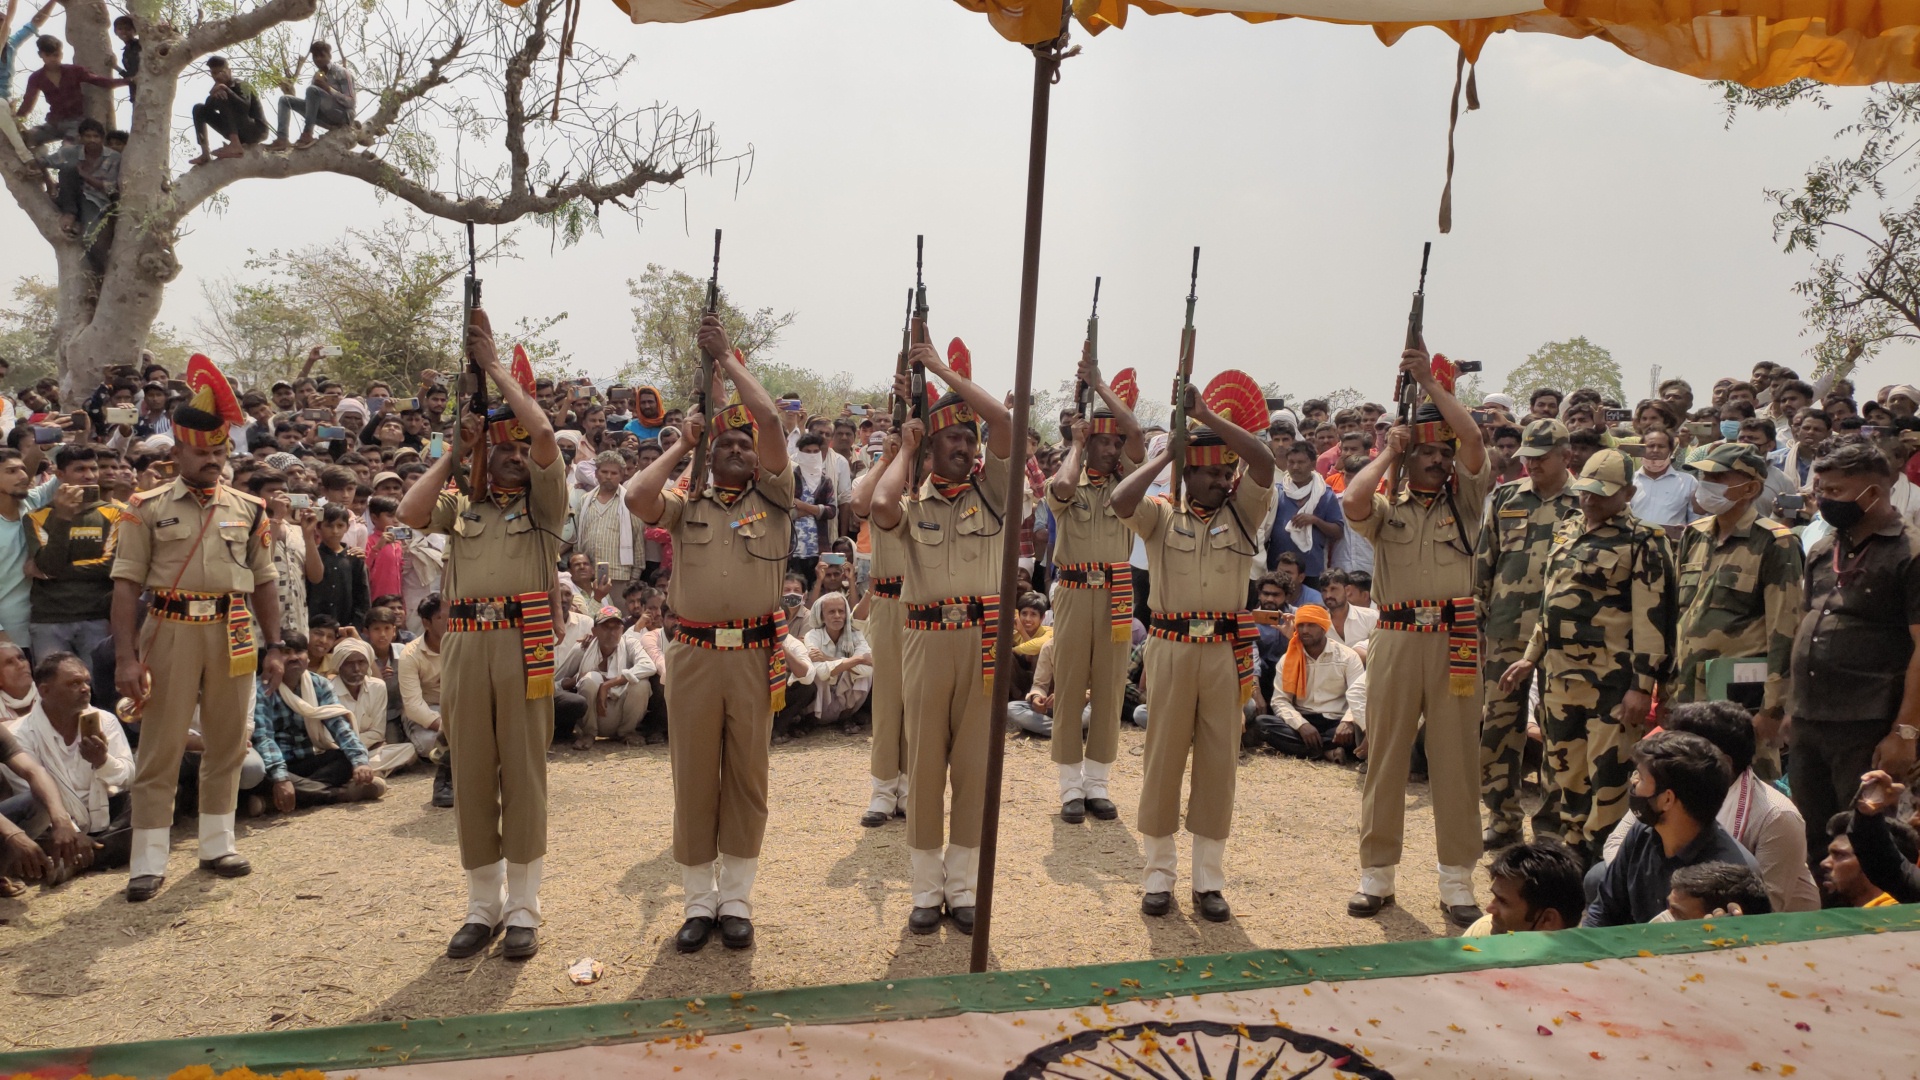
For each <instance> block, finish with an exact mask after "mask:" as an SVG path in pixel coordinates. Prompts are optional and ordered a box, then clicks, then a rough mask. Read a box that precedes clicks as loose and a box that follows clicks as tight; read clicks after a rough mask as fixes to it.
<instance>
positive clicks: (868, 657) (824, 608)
mask: <svg viewBox="0 0 1920 1080" xmlns="http://www.w3.org/2000/svg"><path fill="white" fill-rule="evenodd" d="M823 569H824V568H823ZM811 621H812V622H813V629H811V630H808V631H807V637H806V644H807V658H808V659H809V660H811V661H813V685H814V686H815V688H816V689H817V690H818V692H817V693H816V694H815V695H814V698H813V715H814V717H815V718H816V719H818V720H820V721H821V722H823V723H825V722H828V721H834V720H839V721H842V722H845V723H846V724H848V725H849V726H850V728H852V725H854V724H855V721H854V719H853V717H854V715H855V714H856V713H859V712H861V711H862V710H864V709H865V708H866V707H867V698H868V696H869V695H870V694H872V692H873V650H872V649H870V648H868V647H867V639H866V636H865V635H864V634H862V633H861V632H860V631H859V629H858V628H856V627H855V626H854V625H853V619H852V617H851V609H850V608H849V606H848V603H847V596H846V594H845V593H842V592H826V593H822V594H821V595H820V599H818V600H815V601H814V602H813V611H812V612H811ZM856 730H857V729H856Z"/></svg>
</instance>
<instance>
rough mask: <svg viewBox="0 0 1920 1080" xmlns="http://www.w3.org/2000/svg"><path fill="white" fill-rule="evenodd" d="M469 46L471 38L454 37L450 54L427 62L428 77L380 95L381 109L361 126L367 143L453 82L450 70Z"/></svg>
mask: <svg viewBox="0 0 1920 1080" xmlns="http://www.w3.org/2000/svg"><path fill="white" fill-rule="evenodd" d="M466 46H467V36H466V35H465V34H464V33H456V34H454V35H453V41H451V42H449V43H448V45H447V51H446V52H444V53H441V54H440V55H439V56H436V57H434V58H433V59H432V60H429V61H427V71H426V74H424V75H422V76H420V77H419V78H418V79H415V80H414V81H412V82H410V83H408V84H407V85H405V86H397V87H395V88H393V89H392V90H389V91H387V92H386V93H384V94H382V95H380V107H379V108H378V109H376V110H374V113H373V115H372V116H369V117H368V118H367V119H366V120H365V121H363V122H362V123H361V125H360V127H361V130H362V131H363V132H364V134H365V136H366V137H367V139H368V140H371V139H375V138H378V137H380V136H382V135H385V134H386V133H387V131H388V129H389V128H391V127H393V123H394V121H395V120H398V119H399V118H400V110H402V109H404V108H406V107H407V106H408V105H410V104H412V103H413V102H415V101H418V100H419V99H421V98H423V97H425V96H427V94H429V93H431V92H433V91H434V90H437V89H439V88H440V87H442V86H445V85H446V84H447V83H448V82H450V81H451V80H450V79H448V77H447V67H448V66H449V65H451V64H452V63H453V62H454V61H455V60H457V59H459V58H460V52H461V50H462V49H465V48H466Z"/></svg>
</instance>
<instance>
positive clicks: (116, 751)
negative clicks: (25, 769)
mask: <svg viewBox="0 0 1920 1080" xmlns="http://www.w3.org/2000/svg"><path fill="white" fill-rule="evenodd" d="M33 681H34V685H35V686H36V687H37V688H38V689H39V691H40V705H39V707H38V708H36V709H34V710H33V711H32V712H30V713H28V714H27V715H26V717H25V718H24V719H22V720H21V721H20V722H19V723H18V724H17V725H16V726H15V727H14V735H15V736H16V737H18V739H19V741H20V748H21V749H22V750H25V751H26V752H27V753H28V754H31V755H33V758H34V760H36V761H38V762H39V763H40V765H41V766H42V767H43V768H45V769H46V771H47V774H48V775H49V776H51V777H52V778H53V782H54V785H55V786H56V787H57V788H58V789H59V793H60V802H61V805H62V807H64V809H65V811H66V816H67V817H70V818H71V819H72V820H73V821H74V823H75V824H76V825H78V826H79V828H80V830H81V831H82V832H84V833H86V836H87V839H86V841H83V842H82V845H81V846H82V847H83V848H90V850H87V851H83V852H82V853H81V854H80V857H79V858H77V859H76V858H72V857H58V856H57V857H56V859H55V862H56V866H55V868H54V875H55V876H56V877H63V876H68V875H72V874H74V873H77V872H78V871H80V870H81V869H83V868H85V867H87V866H96V867H99V868H101V869H105V870H110V869H114V868H117V867H122V866H125V865H127V859H128V856H129V855H130V854H131V853H132V850H133V849H132V840H133V833H132V827H133V799H132V796H131V795H130V794H129V793H128V792H127V791H126V790H125V789H126V787H127V786H128V785H130V784H131V783H132V782H133V748H132V747H130V746H128V745H127V737H126V735H125V734H124V733H123V732H122V731H121V730H120V721H119V720H117V719H115V718H114V716H113V714H112V713H109V712H106V711H104V710H101V709H96V708H94V707H93V704H92V699H93V675H92V673H91V672H90V671H89V670H88V669H87V665H86V664H84V663H82V662H81V660H80V658H79V657H77V656H75V655H73V654H72V653H69V652H56V653H52V654H49V655H48V656H47V657H46V658H45V659H43V660H41V661H40V662H39V663H37V664H35V665H34V667H33ZM48 809H49V811H51V809H52V808H51V807H49V808H48Z"/></svg>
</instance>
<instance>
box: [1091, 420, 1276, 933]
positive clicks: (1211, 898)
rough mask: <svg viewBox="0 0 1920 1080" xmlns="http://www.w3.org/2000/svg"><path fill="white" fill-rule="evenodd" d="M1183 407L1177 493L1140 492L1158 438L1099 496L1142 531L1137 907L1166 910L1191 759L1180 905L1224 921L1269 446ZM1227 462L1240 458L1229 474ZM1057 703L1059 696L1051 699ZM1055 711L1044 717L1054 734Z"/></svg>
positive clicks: (1150, 472)
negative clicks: (1180, 495)
mask: <svg viewBox="0 0 1920 1080" xmlns="http://www.w3.org/2000/svg"><path fill="white" fill-rule="evenodd" d="M1187 410H1188V415H1189V416H1191V417H1193V419H1194V420H1196V421H1197V422H1199V423H1200V424H1202V425H1204V426H1202V427H1199V428H1196V429H1195V430H1194V431H1193V433H1192V435H1191V436H1190V437H1189V439H1188V442H1187V456H1186V462H1185V466H1184V471H1183V474H1182V479H1183V481H1184V482H1185V484H1186V493H1185V498H1184V500H1183V501H1182V503H1180V504H1179V505H1176V504H1175V503H1173V502H1172V501H1171V499H1170V498H1168V497H1166V496H1161V497H1156V498H1152V499H1144V498H1142V496H1144V495H1145V494H1146V491H1147V487H1148V486H1149V485H1150V484H1151V483H1152V481H1153V478H1154V477H1155V476H1157V475H1159V473H1160V470H1161V469H1162V468H1164V467H1165V466H1166V465H1167V463H1168V462H1169V460H1170V453H1171V452H1170V451H1162V452H1161V453H1160V454H1159V455H1157V456H1155V457H1154V459H1153V460H1151V461H1149V462H1147V464H1146V465H1145V466H1144V467H1143V468H1141V469H1138V470H1136V471H1135V472H1134V473H1133V475H1131V476H1129V477H1128V478H1127V479H1126V480H1124V481H1122V482H1121V483H1120V486H1119V487H1118V488H1117V489H1115V491H1114V493H1113V509H1114V512H1115V513H1117V514H1120V515H1122V520H1123V521H1125V522H1126V524H1127V528H1128V529H1130V530H1132V531H1133V532H1134V533H1135V534H1136V535H1138V536H1139V537H1140V539H1141V540H1142V541H1144V542H1145V544H1146V548H1147V566H1148V571H1149V572H1150V573H1151V574H1152V581H1153V584H1154V588H1153V599H1152V603H1153V613H1152V615H1151V617H1150V618H1149V619H1148V631H1147V633H1148V637H1147V644H1146V652H1145V656H1144V660H1143V663H1144V667H1143V669H1142V676H1141V678H1142V681H1143V682H1144V683H1145V685H1146V691H1147V718H1148V720H1149V721H1150V722H1149V723H1148V725H1147V752H1146V758H1145V760H1144V763H1143V765H1142V775H1141V780H1140V833H1141V837H1142V840H1143V843H1142V845H1141V846H1142V847H1143V848H1144V854H1145V855H1146V862H1147V865H1146V881H1145V885H1144V891H1145V895H1144V896H1143V897H1142V898H1141V901H1140V910H1141V912H1142V913H1143V914H1147V915H1165V914H1167V913H1168V912H1169V911H1171V910H1173V885H1174V882H1175V881H1176V880H1178V874H1177V870H1178V868H1177V866H1176V865H1175V856H1176V848H1175V840H1174V834H1175V833H1176V832H1178V831H1179V828H1180V784H1181V781H1182V780H1183V779H1185V778H1186V774H1187V758H1188V755H1189V754H1191V755H1192V758H1193V781H1192V787H1191V790H1190V792H1189V793H1188V796H1187V819H1186V825H1187V832H1189V833H1191V834H1192V835H1193V879H1192V883H1193V890H1192V892H1193V907H1194V913H1195V914H1197V915H1199V916H1200V917H1202V918H1204V919H1208V920H1210V921H1212V922H1225V921H1226V920H1227V919H1229V918H1231V917H1232V914H1233V912H1232V909H1231V908H1230V907H1228V905H1227V900H1226V897H1225V896H1224V895H1222V890H1223V889H1225V888H1226V849H1227V836H1228V833H1229V832H1230V831H1231V829H1232V826H1233V790H1234V780H1235V773H1236V772H1237V771H1238V768H1239V754H1240V733H1241V730H1242V728H1243V727H1244V726H1245V723H1246V721H1245V718H1244V714H1243V713H1242V711H1241V707H1242V706H1243V705H1244V704H1245V703H1246V701H1247V700H1248V698H1249V697H1250V696H1251V695H1252V693H1253V690H1254V688H1255V687H1254V681H1253V680H1254V657H1253V649H1254V644H1255V643H1256V642H1257V641H1258V640H1259V634H1258V631H1257V630H1255V628H1254V627H1253V625H1252V623H1251V622H1250V621H1249V615H1248V613H1247V611H1246V601H1247V566H1248V564H1249V562H1250V560H1252V559H1253V558H1254V557H1255V556H1256V555H1257V554H1258V553H1259V550H1260V549H1259V545H1258V544H1257V543H1256V542H1255V540H1254V530H1256V529H1257V528H1258V527H1259V522H1260V521H1262V520H1263V519H1264V518H1265V517H1266V515H1267V512H1268V510H1269V509H1270V507H1271V506H1272V500H1273V451H1271V450H1269V449H1268V448H1267V443H1266V440H1265V439H1264V438H1261V437H1259V436H1255V435H1253V434H1252V433H1250V432H1248V431H1245V430H1243V429H1242V428H1240V427H1239V426H1238V425H1236V424H1235V423H1233V421H1231V420H1228V419H1225V418H1223V417H1220V416H1218V415H1216V414H1215V413H1214V412H1213V410H1212V409H1211V408H1209V407H1208V406H1207V405H1206V404H1205V403H1204V402H1201V401H1200V400H1199V397H1198V395H1194V394H1190V395H1189V398H1188V404H1187ZM1241 461H1245V463H1246V471H1245V472H1244V473H1243V474H1241V475H1240V477H1239V480H1238V482H1237V484H1236V482H1235V479H1234V472H1235V470H1236V468H1237V467H1238V466H1239V464H1240V462H1241ZM1062 711H1064V709H1063V710H1062ZM1060 730H1061V729H1060V720H1058V719H1056V720H1055V721H1054V738H1056V739H1058V738H1059V733H1060Z"/></svg>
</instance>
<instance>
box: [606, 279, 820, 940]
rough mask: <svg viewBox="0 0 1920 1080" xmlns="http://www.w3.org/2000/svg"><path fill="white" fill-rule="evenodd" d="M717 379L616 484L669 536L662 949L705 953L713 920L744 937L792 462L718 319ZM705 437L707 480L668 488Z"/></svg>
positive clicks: (710, 342) (779, 682)
mask: <svg viewBox="0 0 1920 1080" xmlns="http://www.w3.org/2000/svg"><path fill="white" fill-rule="evenodd" d="M700 347H701V349H703V350H704V351H705V352H706V353H707V355H709V356H712V357H716V358H717V359H716V360H715V363H714V367H715V379H714V385H713V386H712V387H709V388H708V390H707V400H708V401H709V402H714V403H716V404H717V403H719V402H720V401H722V400H724V399H723V398H722V397H721V389H720V379H721V378H723V377H724V378H725V379H726V380H727V381H728V382H731V383H732V384H733V388H734V390H735V392H736V393H737V394H738V395H739V398H740V403H739V404H735V405H729V406H726V407H724V408H721V409H719V410H717V411H716V413H715V414H714V417H713V423H712V428H711V433H709V430H708V427H707V419H706V417H705V416H703V415H701V414H700V412H698V411H695V412H693V413H692V414H690V415H689V416H688V418H687V424H686V430H685V437H684V438H682V439H678V440H676V441H675V442H674V444H673V446H672V448H670V449H669V450H668V451H667V452H666V453H665V454H662V455H661V456H660V458H659V460H657V461H655V462H654V463H653V464H651V465H649V466H647V467H646V469H644V470H643V471H642V472H641V473H640V475H638V476H636V477H634V478H633V479H632V480H631V481H629V482H628V484H627V506H628V508H629V509H631V510H632V511H633V512H634V513H635V514H637V515H639V517H640V520H642V521H644V522H646V523H647V524H648V525H650V526H659V527H660V528H663V529H666V530H667V531H668V532H669V533H671V534H673V560H674V571H673V578H672V579H671V581H670V582H669V583H668V585H667V603H668V604H669V605H671V606H672V608H673V612H674V614H675V615H676V616H678V617H679V620H680V621H679V627H678V629H676V630H675V631H674V635H673V640H672V641H670V642H668V643H667V653H666V655H667V668H668V669H669V670H671V671H672V672H673V690H672V692H671V693H669V694H668V695H667V756H668V758H669V759H670V760H671V761H672V763H673V861H674V862H677V863H679V864H680V876H681V882H682V884H683V885H684V887H685V889H686V893H687V900H686V908H685V912H686V922H684V923H683V924H681V927H680V932H679V934H678V935H677V936H676V937H675V938H674V945H675V947H676V948H678V949H679V950H680V951H681V952H695V951H698V950H699V949H701V948H703V947H705V945H706V944H707V939H708V938H709V937H710V936H711V935H712V933H713V926H714V923H715V922H716V921H717V922H718V923H719V924H720V940H721V942H722V943H723V944H725V945H726V946H727V947H728V948H729V949H744V948H746V947H747V946H749V945H752V944H753V880H754V877H755V875H756V874H758V873H759V869H760V843H761V840H762V839H763V838H764V837H765V836H766V832H767V749H768V746H769V744H770V742H771V740H772V738H773V715H774V713H776V712H779V711H780V709H782V708H783V707H785V704H786V691H787V666H786V665H787V659H786V658H787V654H786V650H785V649H784V647H783V646H782V644H781V643H782V642H783V641H784V640H785V638H786V636H787V617H786V614H785V613H784V611H783V610H782V609H781V607H780V584H781V580H782V579H783V578H784V577H785V576H786V573H787V553H788V550H789V546H790V545H789V540H790V538H791V537H792V535H793V466H792V465H791V464H790V463H789V462H788V460H787V441H786V438H785V436H784V435H783V434H782V433H781V430H780V421H779V418H778V417H777V416H776V415H775V413H774V411H773V398H772V397H771V396H770V395H768V393H767V391H766V389H765V388H764V387H762V386H761V385H760V383H759V381H758V380H756V379H755V378H754V377H753V376H752V375H751V374H749V373H748V372H747V368H746V365H745V364H744V363H742V362H741V360H740V358H739V357H738V356H736V355H735V353H734V351H733V345H732V343H731V342H729V341H728V340H727V333H726V331H725V330H723V329H721V327H720V320H719V317H718V316H715V315H708V316H707V317H706V318H705V320H703V321H702V323H701V325H700ZM704 438H711V439H712V440H713V442H712V449H711V453H710V458H711V461H712V466H711V472H712V475H711V476H710V477H707V476H699V477H691V478H690V480H689V482H688V487H687V488H686V490H682V489H681V488H679V487H674V488H672V489H671V490H669V489H668V488H667V482H668V480H669V479H670V478H671V477H672V475H673V470H674V467H675V466H676V465H678V464H679V463H680V460H681V459H682V458H684V457H685V456H686V455H687V454H688V453H689V452H691V451H692V449H693V448H694V447H695V446H697V445H699V440H701V439H704Z"/></svg>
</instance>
